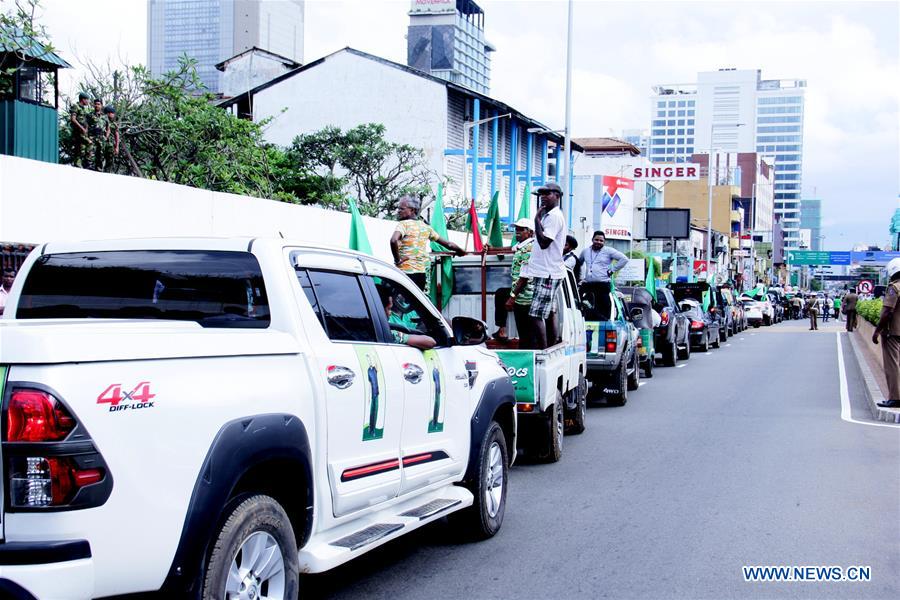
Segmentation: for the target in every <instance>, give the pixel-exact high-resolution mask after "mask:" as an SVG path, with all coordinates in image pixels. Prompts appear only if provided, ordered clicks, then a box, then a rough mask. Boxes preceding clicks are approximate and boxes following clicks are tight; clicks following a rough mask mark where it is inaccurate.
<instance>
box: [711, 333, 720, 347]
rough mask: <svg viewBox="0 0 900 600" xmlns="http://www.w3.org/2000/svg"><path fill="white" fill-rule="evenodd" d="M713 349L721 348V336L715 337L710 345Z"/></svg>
mask: <svg viewBox="0 0 900 600" xmlns="http://www.w3.org/2000/svg"><path fill="white" fill-rule="evenodd" d="M712 347H713V348H721V347H722V338H721V336H718V335H717V336H716V340H715V341H714V342H713V344H712Z"/></svg>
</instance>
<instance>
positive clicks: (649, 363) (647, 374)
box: [644, 356, 653, 379]
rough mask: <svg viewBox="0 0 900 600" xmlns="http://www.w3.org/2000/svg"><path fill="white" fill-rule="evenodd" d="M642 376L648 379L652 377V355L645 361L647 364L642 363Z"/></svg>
mask: <svg viewBox="0 0 900 600" xmlns="http://www.w3.org/2000/svg"><path fill="white" fill-rule="evenodd" d="M644 377H646V378H647V379H650V378H651V377H653V357H652V356H651V357H650V359H649V360H648V361H647V364H646V365H644Z"/></svg>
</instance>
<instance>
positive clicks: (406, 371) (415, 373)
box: [403, 363, 425, 383]
mask: <svg viewBox="0 0 900 600" xmlns="http://www.w3.org/2000/svg"><path fill="white" fill-rule="evenodd" d="M424 374H425V371H423V370H422V367H420V366H419V365H417V364H415V363H404V365H403V379H405V380H407V381H408V382H410V383H419V382H420V381H422V375H424Z"/></svg>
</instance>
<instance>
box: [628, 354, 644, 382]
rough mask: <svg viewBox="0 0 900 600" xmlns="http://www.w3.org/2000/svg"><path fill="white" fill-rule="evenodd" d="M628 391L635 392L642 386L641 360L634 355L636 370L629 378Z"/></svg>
mask: <svg viewBox="0 0 900 600" xmlns="http://www.w3.org/2000/svg"><path fill="white" fill-rule="evenodd" d="M627 383H628V391H629V392H633V391H635V390H636V389H638V388H639V387H640V386H641V359H640V357H639V356H638V354H637V352H635V353H634V370H633V371H632V372H631V375H629V376H628V382H627Z"/></svg>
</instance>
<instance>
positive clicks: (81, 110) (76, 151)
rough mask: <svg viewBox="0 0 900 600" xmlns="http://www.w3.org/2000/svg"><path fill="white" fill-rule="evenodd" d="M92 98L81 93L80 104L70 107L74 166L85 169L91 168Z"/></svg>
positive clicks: (79, 96)
mask: <svg viewBox="0 0 900 600" xmlns="http://www.w3.org/2000/svg"><path fill="white" fill-rule="evenodd" d="M90 99H91V98H90V96H88V95H87V94H85V93H84V92H81V93H79V94H78V102H76V103H75V104H72V105H71V106H70V107H69V124H70V125H71V132H72V164H73V165H75V166H76V167H81V168H83V169H89V168H91V167H90V165H91V162H92V154H91V138H90V136H89V135H88V123H87V119H88V114H89V113H90V112H91V107H90V106H89V101H90Z"/></svg>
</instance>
